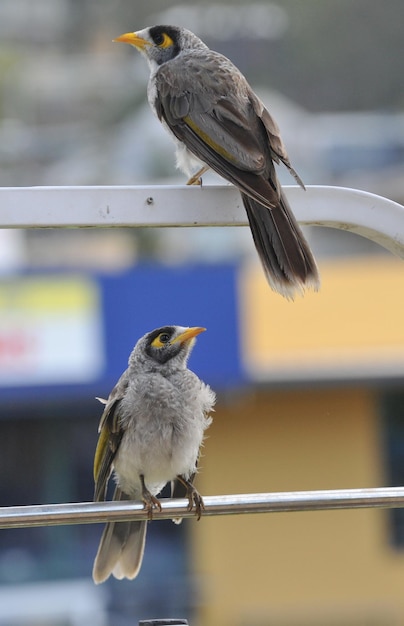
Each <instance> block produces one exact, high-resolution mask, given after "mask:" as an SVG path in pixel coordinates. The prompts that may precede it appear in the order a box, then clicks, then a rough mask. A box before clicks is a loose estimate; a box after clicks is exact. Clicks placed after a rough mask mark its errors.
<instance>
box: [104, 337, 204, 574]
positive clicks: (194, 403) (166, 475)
mask: <svg viewBox="0 0 404 626" xmlns="http://www.w3.org/2000/svg"><path fill="white" fill-rule="evenodd" d="M203 330H205V329H203V328H200V327H193V328H186V327H182V326H166V327H162V328H159V329H156V330H154V331H152V332H150V333H148V334H147V335H145V336H144V337H142V338H141V339H140V340H139V341H138V342H137V344H136V346H135V348H134V349H133V351H132V353H131V355H130V358H129V367H128V369H127V370H126V371H125V372H124V373H123V375H122V376H121V378H120V379H119V381H118V383H117V385H116V386H115V387H114V389H113V390H112V392H111V394H110V396H109V398H108V400H106V401H103V402H104V404H105V409H104V412H103V414H102V416H101V421H100V427H99V433H100V434H99V440H98V445H97V450H96V453H95V459H94V478H95V496H94V499H95V500H96V501H98V500H103V499H105V494H106V488H107V483H108V480H109V477H110V475H111V472H113V473H114V478H115V481H116V483H117V487H116V489H115V493H114V499H116V500H128V499H133V500H139V499H142V500H143V502H144V504H145V508H146V509H147V510H148V511H149V514H150V517H151V515H152V510H153V508H159V507H160V504H159V501H158V500H157V498H156V496H157V495H158V494H159V492H160V491H161V490H162V488H163V487H164V486H165V484H166V483H169V482H173V481H179V482H180V483H182V485H183V487H185V490H186V495H187V496H188V500H189V506H190V508H192V507H194V508H195V510H196V513H197V515H198V517H200V515H201V510H202V508H203V501H202V498H201V496H200V495H199V494H198V492H197V491H196V489H195V487H194V486H193V484H192V480H193V477H194V474H195V472H196V466H197V461H198V456H199V450H200V447H201V445H202V441H203V436H204V431H205V430H206V428H207V427H208V426H209V424H210V423H211V418H210V417H209V413H210V412H211V411H212V409H213V405H214V401H215V395H214V393H213V391H212V390H211V389H210V387H209V386H208V385H205V384H204V383H203V382H202V381H201V380H200V379H199V378H198V377H197V376H196V374H194V373H193V372H191V371H190V370H189V369H188V368H187V360H188V356H189V354H190V351H191V349H192V347H193V344H194V341H195V337H196V336H197V335H198V334H199V333H200V332H202V331H203ZM146 528H147V522H143V521H142V522H110V523H108V524H107V525H106V527H105V529H104V532H103V535H102V538H101V541H100V546H99V549H98V552H97V556H96V559H95V562H94V568H93V579H94V581H95V582H96V583H100V582H103V581H104V580H106V579H107V578H108V577H109V575H110V574H113V575H114V576H115V577H116V578H124V577H126V578H130V579H132V578H135V577H136V576H137V574H138V572H139V570H140V566H141V563H142V558H143V551H144V545H145V538H146Z"/></svg>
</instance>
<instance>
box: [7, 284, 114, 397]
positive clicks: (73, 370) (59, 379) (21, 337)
mask: <svg viewBox="0 0 404 626" xmlns="http://www.w3.org/2000/svg"><path fill="white" fill-rule="evenodd" d="M102 366H103V341H102V321H101V312H100V303H99V293H98V286H97V284H96V283H95V282H94V281H92V280H90V279H87V278H82V277H75V276H64V275H57V276H55V275H52V276H43V277H24V278H17V279H15V278H13V279H10V280H2V281H1V282H0V385H3V386H7V385H30V384H52V383H61V384H65V383H80V382H88V381H91V380H93V379H94V378H96V377H97V376H98V375H99V372H100V369H101V367H102Z"/></svg>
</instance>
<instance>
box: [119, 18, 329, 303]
mask: <svg viewBox="0 0 404 626" xmlns="http://www.w3.org/2000/svg"><path fill="white" fill-rule="evenodd" d="M114 41H120V42H123V43H128V44H131V45H132V46H134V47H135V48H137V49H138V50H139V51H140V52H141V53H142V54H143V55H144V56H145V57H146V59H147V61H148V64H149V67H150V79H149V85H148V100H149V103H150V105H151V108H152V109H153V111H154V112H155V114H156V115H157V117H158V118H159V120H160V121H161V122H162V123H163V126H165V128H166V129H167V130H168V131H169V133H170V134H171V136H172V137H173V138H174V140H175V142H176V146H177V149H176V157H177V166H178V167H179V169H181V170H182V171H183V172H184V173H186V174H187V176H190V179H189V181H188V184H195V183H198V182H199V181H200V176H201V175H202V174H203V173H204V172H205V171H207V170H208V169H209V168H211V169H212V170H214V171H215V172H216V173H218V174H220V175H221V176H223V178H225V179H226V180H228V181H230V182H231V183H233V184H234V185H236V187H238V189H239V190H240V192H241V197H242V200H243V204H244V207H245V209H246V212H247V216H248V221H249V224H250V228H251V233H252V236H253V239H254V242H255V246H256V249H257V252H258V254H259V257H260V259H261V263H262V265H263V268H264V272H265V275H266V277H267V280H268V282H269V284H270V286H271V287H272V289H274V290H275V291H277V292H279V293H280V294H282V295H283V296H285V297H286V298H291V299H293V297H294V296H295V294H296V293H302V292H303V291H304V289H305V288H306V287H309V288H313V289H315V290H317V289H318V288H319V285H320V280H319V274H318V269H317V265H316V262H315V260H314V257H313V254H312V252H311V250H310V247H309V245H308V243H307V241H306V239H305V237H304V235H303V233H302V231H301V229H300V227H299V225H298V223H297V221H296V219H295V217H294V215H293V213H292V211H291V209H290V207H289V203H288V201H287V200H286V197H285V194H284V192H283V190H282V187H281V185H280V183H279V181H278V178H277V176H276V172H275V167H274V163H278V164H279V163H283V164H284V165H285V166H286V167H287V169H288V170H289V172H290V173H291V174H292V176H293V177H294V178H295V180H296V181H297V182H298V184H299V185H300V186H301V187H303V188H304V185H303V182H302V181H301V179H300V177H299V176H298V175H297V173H296V172H295V170H294V169H293V168H292V166H291V164H290V161H289V157H288V155H287V152H286V149H285V146H284V144H283V142H282V139H281V137H280V133H279V128H278V126H277V124H276V122H275V121H274V119H273V118H272V116H271V115H270V114H269V112H268V111H267V109H266V108H265V106H264V104H263V103H262V102H261V100H260V99H259V98H258V96H257V95H256V94H255V93H254V91H253V90H252V88H251V87H250V85H249V84H248V82H247V80H246V79H245V77H244V76H243V74H242V73H241V72H240V71H239V70H238V69H237V67H236V66H235V65H233V63H232V62H231V61H230V60H229V59H227V58H226V57H225V56H223V55H221V54H219V53H218V52H214V51H213V50H210V49H209V48H208V47H207V46H206V45H205V44H204V43H203V41H201V40H200V39H199V38H198V37H197V36H196V35H194V34H193V33H191V32H190V31H189V30H186V29H185V28H179V27H177V26H153V27H151V28H144V29H143V30H139V31H137V32H133V33H126V34H124V35H121V36H120V37H117V38H116V39H115V40H114ZM196 168H199V169H198V171H196V172H195V169H196Z"/></svg>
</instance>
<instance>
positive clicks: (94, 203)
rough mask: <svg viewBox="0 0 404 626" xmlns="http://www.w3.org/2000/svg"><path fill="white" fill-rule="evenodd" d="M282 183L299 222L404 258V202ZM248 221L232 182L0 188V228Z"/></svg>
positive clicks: (238, 223) (232, 223) (340, 189)
mask: <svg viewBox="0 0 404 626" xmlns="http://www.w3.org/2000/svg"><path fill="white" fill-rule="evenodd" d="M284 189H285V192H286V195H287V197H288V199H289V200H290V203H291V205H292V207H293V211H294V213H295V215H296V217H297V219H298V221H299V222H300V223H301V224H306V225H315V226H327V227H331V228H338V229H341V230H348V231H351V232H354V233H357V234H359V235H362V236H363V237H367V238H368V239H371V240H373V241H375V242H376V243H379V244H380V245H381V246H383V247H385V248H387V249H388V250H390V251H391V252H393V253H394V254H397V255H398V256H401V257H403V258H404V207H403V206H401V205H400V204H397V203H396V202H393V201H392V200H388V199H387V198H383V197H381V196H377V195H374V194H371V193H367V192H364V191H358V190H356V189H346V188H343V187H326V186H309V187H307V190H306V192H305V191H303V190H302V189H300V187H295V186H291V187H285V188H284ZM246 225H247V219H246V214H245V211H244V209H243V206H242V202H241V198H240V194H239V193H238V191H237V189H236V188H235V187H233V186H232V185H221V186H217V185H207V186H202V187H195V186H194V187H187V186H184V185H182V186H175V185H170V186H167V185H161V186H147V187H146V186H136V187H131V186H124V187H123V186H110V187H107V186H102V187H4V188H0V228H96V227H107V228H111V227H124V226H125V227H128V226H130V227H176V226H246Z"/></svg>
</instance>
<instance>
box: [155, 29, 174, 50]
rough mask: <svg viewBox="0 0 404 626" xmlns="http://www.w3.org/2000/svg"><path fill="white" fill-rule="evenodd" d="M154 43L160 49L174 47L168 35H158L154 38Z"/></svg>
mask: <svg viewBox="0 0 404 626" xmlns="http://www.w3.org/2000/svg"><path fill="white" fill-rule="evenodd" d="M153 41H154V43H155V44H156V46H158V47H159V48H169V47H170V46H173V45H174V42H173V40H172V39H171V37H170V36H169V35H167V33H156V34H155V35H154V36H153Z"/></svg>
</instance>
